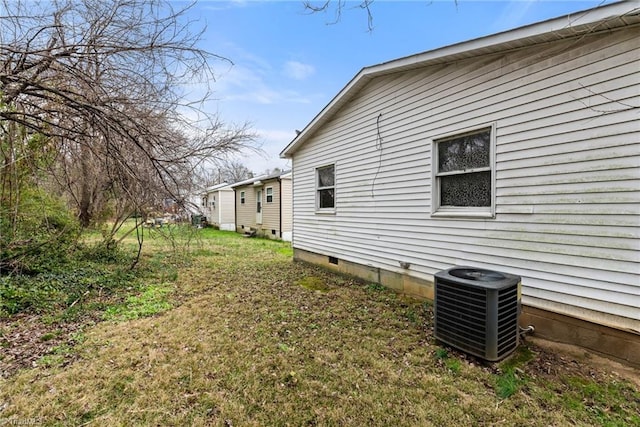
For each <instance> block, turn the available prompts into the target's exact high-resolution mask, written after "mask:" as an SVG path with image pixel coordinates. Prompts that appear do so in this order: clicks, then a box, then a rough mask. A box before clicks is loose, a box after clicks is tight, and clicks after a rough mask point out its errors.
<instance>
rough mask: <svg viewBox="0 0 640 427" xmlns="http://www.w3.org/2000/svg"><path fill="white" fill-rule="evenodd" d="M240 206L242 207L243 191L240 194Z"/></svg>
mask: <svg viewBox="0 0 640 427" xmlns="http://www.w3.org/2000/svg"><path fill="white" fill-rule="evenodd" d="M240 204H241V205H244V191H241V192H240Z"/></svg>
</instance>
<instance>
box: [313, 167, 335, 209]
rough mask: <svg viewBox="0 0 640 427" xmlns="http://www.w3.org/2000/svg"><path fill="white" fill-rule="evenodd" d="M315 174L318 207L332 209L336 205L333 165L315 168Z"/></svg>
mask: <svg viewBox="0 0 640 427" xmlns="http://www.w3.org/2000/svg"><path fill="white" fill-rule="evenodd" d="M316 176H317V179H316V189H317V190H316V194H317V196H316V197H317V201H316V203H317V206H318V209H334V208H335V207H336V200H335V197H336V187H335V182H336V180H335V165H329V166H323V167H321V168H318V169H316Z"/></svg>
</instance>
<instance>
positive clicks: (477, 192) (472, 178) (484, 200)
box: [440, 171, 491, 206]
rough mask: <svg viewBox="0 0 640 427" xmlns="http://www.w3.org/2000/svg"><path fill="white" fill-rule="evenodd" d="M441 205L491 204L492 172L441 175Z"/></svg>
mask: <svg viewBox="0 0 640 427" xmlns="http://www.w3.org/2000/svg"><path fill="white" fill-rule="evenodd" d="M440 206H491V172H490V171H486V172H477V173H468V174H462V175H449V176H443V177H440Z"/></svg>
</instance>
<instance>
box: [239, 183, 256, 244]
mask: <svg viewBox="0 0 640 427" xmlns="http://www.w3.org/2000/svg"><path fill="white" fill-rule="evenodd" d="M242 191H244V193H245V202H244V204H241V203H240V193H241V192H242ZM235 200H236V230H237V231H238V232H240V233H244V232H245V231H249V230H250V229H251V228H254V229H255V228H257V224H256V193H255V188H254V187H253V186H252V185H245V186H242V187H237V188H235ZM243 226H244V228H243Z"/></svg>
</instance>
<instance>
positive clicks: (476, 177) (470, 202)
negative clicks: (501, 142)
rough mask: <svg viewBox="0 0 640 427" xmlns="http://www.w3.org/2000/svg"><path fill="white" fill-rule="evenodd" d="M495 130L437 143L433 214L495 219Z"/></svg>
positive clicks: (454, 136) (444, 139) (455, 136)
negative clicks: (492, 217) (493, 217)
mask: <svg viewBox="0 0 640 427" xmlns="http://www.w3.org/2000/svg"><path fill="white" fill-rule="evenodd" d="M494 133H495V132H494V128H493V127H488V128H484V129H479V130H474V131H471V132H465V133H460V134H457V135H452V136H447V137H444V138H441V139H436V140H434V143H433V153H434V156H433V162H432V164H433V168H434V187H433V189H434V204H433V208H432V211H433V214H435V215H436V216H438V215H446V216H456V215H458V216H482V217H487V216H493V213H494V210H493V206H494V203H493V198H494V190H493V187H494V185H493V168H494V162H493V151H494V150H493V146H494V142H493V141H494Z"/></svg>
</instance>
